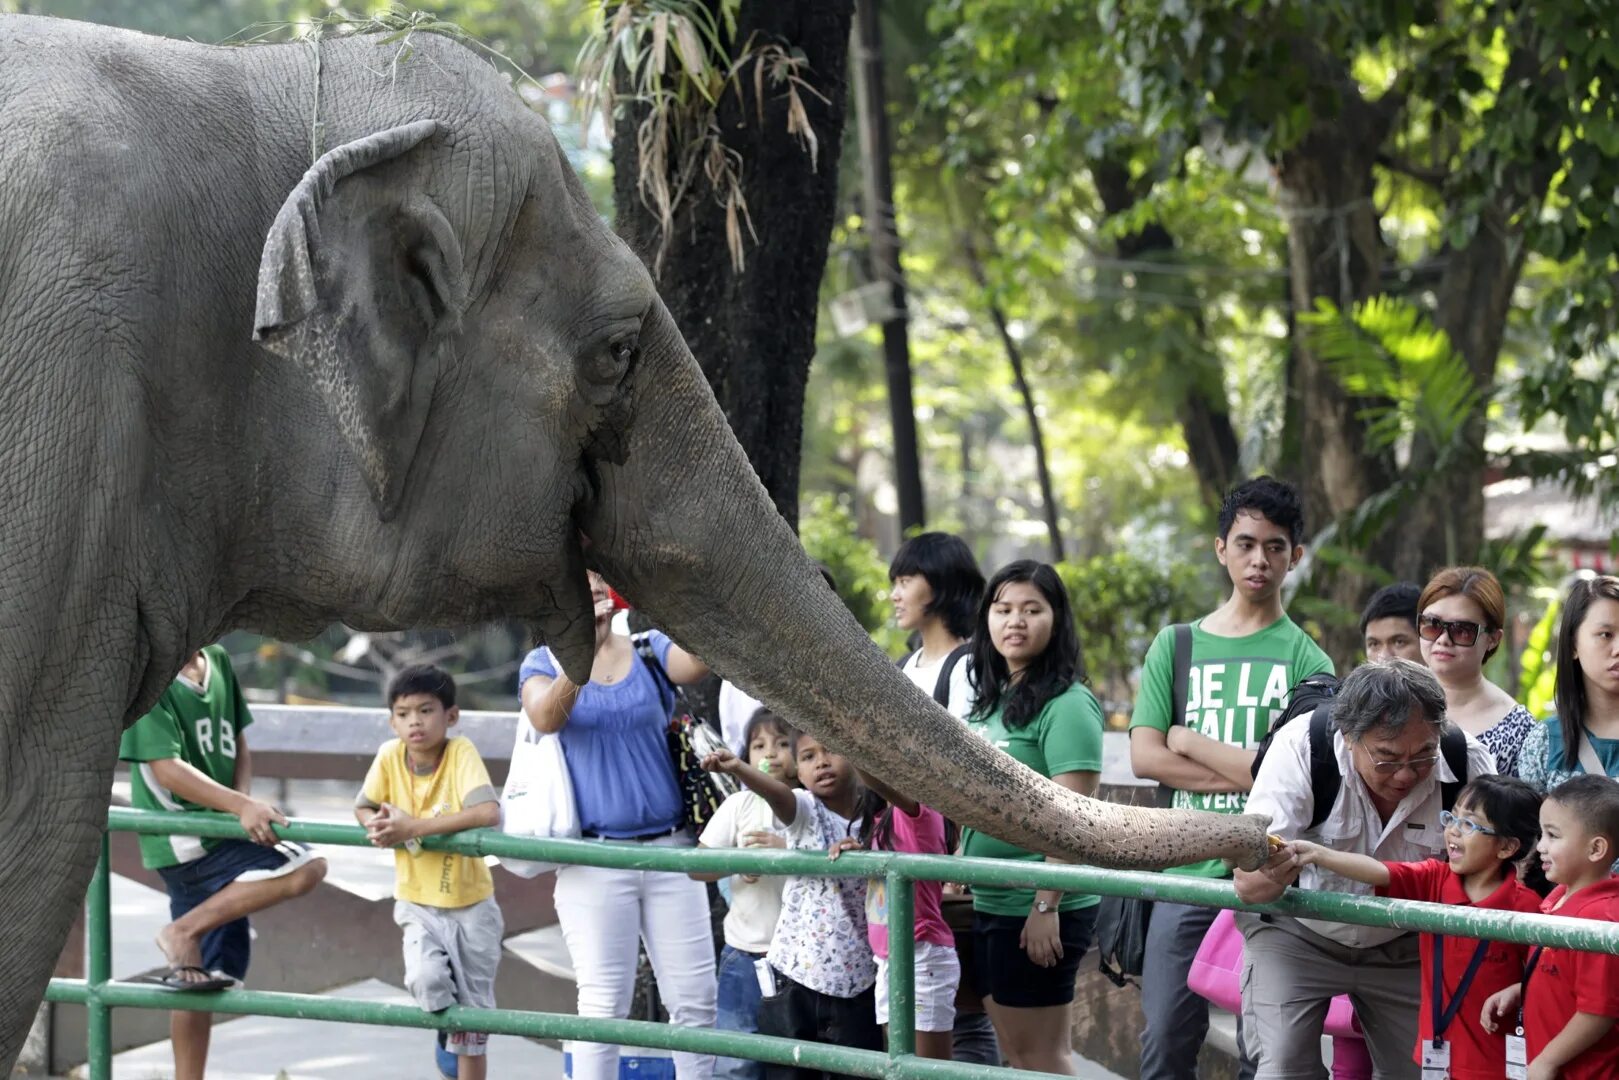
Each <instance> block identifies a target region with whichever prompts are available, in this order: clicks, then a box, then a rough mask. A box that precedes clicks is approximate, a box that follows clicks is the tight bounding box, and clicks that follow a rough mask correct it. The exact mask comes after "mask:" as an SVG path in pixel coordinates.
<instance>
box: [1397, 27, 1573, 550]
mask: <svg viewBox="0 0 1619 1080" xmlns="http://www.w3.org/2000/svg"><path fill="white" fill-rule="evenodd" d="M1560 77H1561V76H1560V75H1559V74H1558V67H1557V64H1556V63H1543V62H1542V61H1541V60H1540V50H1539V48H1538V43H1537V42H1534V41H1529V42H1525V43H1520V44H1519V45H1518V46H1517V48H1516V49H1515V50H1514V51H1513V53H1512V55H1511V56H1510V58H1509V59H1508V63H1507V71H1506V73H1505V76H1504V78H1503V79H1502V85H1504V86H1512V85H1517V84H1519V83H1520V82H1521V81H1525V80H1530V79H1534V80H1546V81H1552V80H1555V79H1557V78H1560ZM1560 165H1561V162H1560V157H1559V155H1558V153H1557V149H1556V147H1555V146H1552V145H1543V146H1542V147H1541V150H1540V154H1539V155H1538V156H1537V157H1535V158H1531V159H1529V160H1527V161H1524V162H1522V163H1521V164H1520V165H1519V167H1518V168H1517V169H1515V170H1511V171H1510V172H1509V173H1508V174H1507V175H1504V176H1503V177H1502V179H1501V183H1500V189H1501V191H1502V192H1504V193H1510V194H1503V195H1502V196H1500V197H1498V199H1497V202H1496V204H1495V205H1493V206H1489V207H1487V208H1486V209H1485V210H1484V212H1483V213H1482V214H1481V215H1480V220H1479V224H1478V227H1477V228H1476V229H1475V230H1474V233H1473V237H1472V239H1471V240H1469V241H1468V243H1467V245H1466V246H1465V247H1463V248H1461V249H1459V250H1458V251H1456V252H1455V253H1454V254H1452V255H1451V257H1450V258H1449V259H1448V260H1447V261H1446V263H1445V267H1444V271H1443V272H1442V274H1441V275H1440V278H1439V283H1438V286H1437V288H1436V290H1435V291H1436V298H1435V304H1434V325H1435V326H1437V327H1438V328H1439V329H1441V330H1443V331H1444V332H1445V333H1446V334H1447V335H1448V336H1449V337H1450V342H1451V345H1452V347H1453V348H1455V349H1456V351H1457V352H1459V353H1460V354H1461V355H1462V356H1463V357H1464V358H1465V359H1466V360H1467V366H1468V367H1469V369H1471V371H1472V373H1473V379H1474V382H1475V383H1476V384H1477V385H1478V386H1480V387H1485V388H1487V387H1489V386H1490V385H1491V384H1492V383H1494V381H1495V367H1496V361H1497V360H1498V359H1499V358H1500V354H1501V340H1502V337H1503V336H1504V335H1505V333H1506V323H1507V316H1508V315H1509V314H1510V313H1511V309H1512V293H1513V290H1514V289H1516V288H1517V285H1518V278H1519V275H1520V274H1521V273H1522V271H1523V261H1524V254H1525V248H1524V238H1523V228H1522V226H1521V225H1520V224H1517V223H1518V222H1521V221H1523V220H1524V219H1525V218H1527V217H1531V216H1532V215H1530V214H1526V213H1525V211H1526V210H1528V209H1530V208H1532V207H1534V206H1536V205H1538V204H1539V202H1540V200H1541V199H1542V198H1544V197H1545V194H1546V191H1547V188H1548V187H1549V186H1550V184H1551V179H1552V176H1553V175H1555V173H1556V172H1557V170H1558V168H1559V167H1560ZM1484 428H1485V417H1484V409H1483V406H1482V405H1481V406H1480V407H1479V408H1478V409H1476V410H1475V411H1474V413H1473V416H1472V417H1471V418H1470V419H1469V420H1468V423H1467V427H1466V431H1465V436H1464V437H1465V440H1466V445H1467V446H1468V447H1470V448H1474V449H1475V450H1476V452H1475V453H1473V454H1470V455H1468V456H1467V457H1466V458H1465V459H1464V460H1462V461H1459V462H1456V463H1454V464H1452V465H1451V466H1450V467H1448V468H1446V469H1443V470H1438V471H1436V472H1435V474H1434V476H1433V479H1432V481H1431V482H1430V485H1429V488H1428V490H1427V492H1426V494H1425V497H1424V498H1423V499H1422V500H1421V502H1420V505H1419V506H1417V507H1416V508H1415V512H1414V515H1413V520H1415V521H1416V522H1417V523H1418V524H1419V529H1418V534H1417V535H1418V536H1419V541H1418V542H1417V543H1414V544H1410V545H1407V546H1405V547H1404V548H1402V549H1401V551H1400V553H1399V557H1398V558H1397V559H1396V563H1395V567H1396V572H1397V573H1399V574H1400V575H1401V576H1402V577H1407V578H1412V579H1414V580H1422V579H1423V578H1424V577H1426V576H1427V575H1428V574H1431V573H1432V572H1433V571H1434V570H1435V569H1437V568H1439V567H1441V566H1444V565H1447V564H1454V563H1466V562H1472V561H1474V560H1476V559H1477V558H1478V553H1479V549H1480V547H1481V546H1482V545H1483V542H1484V466H1485V464H1486V462H1485V458H1484V453H1483V447H1484ZM1434 456H1435V449H1434V448H1433V447H1428V446H1422V445H1418V446H1416V447H1414V448H1413V451H1412V463H1411V467H1412V468H1413V469H1421V468H1426V467H1428V466H1429V465H1430V464H1431V462H1432V460H1433V458H1434Z"/></svg>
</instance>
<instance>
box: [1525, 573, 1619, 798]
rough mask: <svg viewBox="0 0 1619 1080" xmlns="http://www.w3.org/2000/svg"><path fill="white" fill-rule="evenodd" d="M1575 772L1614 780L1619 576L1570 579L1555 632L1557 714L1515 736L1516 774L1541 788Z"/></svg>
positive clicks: (1618, 727)
mask: <svg viewBox="0 0 1619 1080" xmlns="http://www.w3.org/2000/svg"><path fill="white" fill-rule="evenodd" d="M1580 773H1592V774H1594V775H1597V776H1602V775H1607V776H1611V777H1614V778H1616V779H1619V578H1616V577H1611V576H1603V577H1594V578H1588V579H1586V580H1584V581H1576V582H1575V583H1574V586H1573V588H1571V589H1569V591H1568V599H1567V600H1565V601H1563V621H1562V626H1561V628H1560V629H1559V630H1558V633H1557V715H1556V716H1554V717H1552V718H1550V719H1548V720H1547V721H1545V722H1544V723H1542V724H1539V725H1537V726H1536V727H1535V728H1534V730H1532V731H1530V732H1529V736H1528V737H1527V738H1526V739H1524V741H1523V750H1522V751H1521V752H1520V753H1519V755H1518V775H1519V776H1521V777H1523V778H1524V779H1525V780H1527V781H1529V782H1530V783H1531V784H1533V785H1534V787H1535V789H1536V790H1537V791H1541V792H1547V791H1550V790H1551V789H1552V788H1554V787H1556V786H1557V785H1558V784H1561V783H1562V782H1563V781H1564V780H1567V779H1568V778H1569V777H1571V776H1576V775H1578V774H1580Z"/></svg>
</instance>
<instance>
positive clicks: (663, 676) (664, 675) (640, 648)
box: [630, 634, 681, 713]
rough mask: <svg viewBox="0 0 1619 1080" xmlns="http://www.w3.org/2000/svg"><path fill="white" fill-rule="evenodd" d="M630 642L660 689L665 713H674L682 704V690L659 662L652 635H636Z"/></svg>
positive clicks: (660, 698)
mask: <svg viewBox="0 0 1619 1080" xmlns="http://www.w3.org/2000/svg"><path fill="white" fill-rule="evenodd" d="M630 642H631V643H632V644H633V645H634V646H635V651H636V652H637V653H638V654H640V657H641V662H642V663H643V664H645V665H646V668H647V671H648V672H649V673H650V674H651V675H652V685H653V686H655V687H657V689H658V700H659V701H660V702H663V704H664V711H665V712H670V713H672V712H674V710H675V706H676V705H678V704H679V703H680V699H681V693H680V688H679V687H678V686H676V685H675V681H674V680H673V679H671V678H670V677H669V673H668V672H667V671H665V670H663V665H662V664H661V663H659V662H658V654H657V653H655V652H653V651H652V635H651V634H636V635H634V636H633V637H631V638H630Z"/></svg>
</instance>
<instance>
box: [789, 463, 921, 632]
mask: <svg viewBox="0 0 1619 1080" xmlns="http://www.w3.org/2000/svg"><path fill="white" fill-rule="evenodd" d="M798 536H799V539H800V540H801V541H803V544H804V550H805V551H807V552H808V553H809V556H810V558H812V559H815V560H817V561H818V562H820V563H822V564H824V565H825V566H826V568H827V569H828V570H830V571H832V578H833V580H834V581H836V582H837V583H838V595H839V596H840V597H842V598H843V602H844V604H846V605H847V606H848V608H849V611H850V612H852V613H853V615H854V617H855V619H856V620H857V621H858V622H859V623H860V625H861V626H864V627H865V628H866V630H867V631H868V632H869V633H870V634H871V636H872V639H873V640H874V641H876V642H877V645H878V647H880V648H881V649H882V650H883V651H884V652H887V653H889V654H890V655H892V656H898V655H899V653H900V652H901V651H903V650H904V648H905V633H904V631H902V630H900V629H899V628H898V627H897V626H895V625H894V622H893V618H892V614H893V612H892V607H891V605H890V604H889V602H888V590H889V587H890V586H889V581H888V561H887V560H886V559H884V558H883V557H882V555H881V554H879V553H878V551H877V545H876V544H873V543H872V542H871V541H870V540H866V539H863V538H862V537H861V536H860V534H859V531H858V530H857V529H856V528H855V520H854V515H853V514H852V513H851V512H850V511H849V507H848V506H847V504H846V503H845V502H843V501H840V500H838V499H837V498H836V497H834V496H832V495H827V494H818V495H813V496H811V497H810V498H808V499H806V500H805V501H804V505H803V507H802V508H801V509H800V510H799V515H798Z"/></svg>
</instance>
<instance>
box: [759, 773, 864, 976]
mask: <svg viewBox="0 0 1619 1080" xmlns="http://www.w3.org/2000/svg"><path fill="white" fill-rule="evenodd" d="M793 797H794V798H795V799H797V800H798V816H797V817H796V818H794V819H793V823H792V824H791V825H787V826H784V827H783V828H782V829H781V834H782V836H783V837H785V838H786V840H787V846H788V847H789V848H799V849H808V850H811V851H825V850H826V849H827V848H829V847H831V846H832V845H833V844H835V843H837V842H838V841H839V840H842V839H844V838H845V837H848V836H852V835H854V829H855V823H854V822H851V821H850V820H849V819H848V818H845V817H842V816H840V815H838V814H834V813H833V812H832V811H830V810H828V809H827V808H826V804H825V803H823V802H821V800H819V799H817V798H816V797H815V796H813V795H811V794H810V793H809V792H807V791H802V790H800V791H795V792H793ZM768 958H769V960H770V966H771V967H773V968H775V969H776V970H777V971H779V972H781V973H782V974H783V975H785V976H787V977H788V978H789V979H791V980H793V981H794V982H796V983H798V984H799V985H800V986H807V987H809V988H810V989H811V990H818V991H820V992H821V993H823V994H827V995H829V996H831V997H840V998H852V997H856V996H858V995H859V994H861V993H863V992H865V991H866V990H867V989H868V988H870V986H871V984H872V983H874V982H876V981H877V962H876V961H875V960H873V959H872V956H871V943H870V942H869V941H868V940H867V937H866V879H865V878H829V877H792V878H788V879H787V890H786V892H785V893H784V894H783V896H782V902H781V921H779V922H778V923H777V924H776V937H775V940H773V941H772V942H771V943H770V952H769V954H768Z"/></svg>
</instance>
